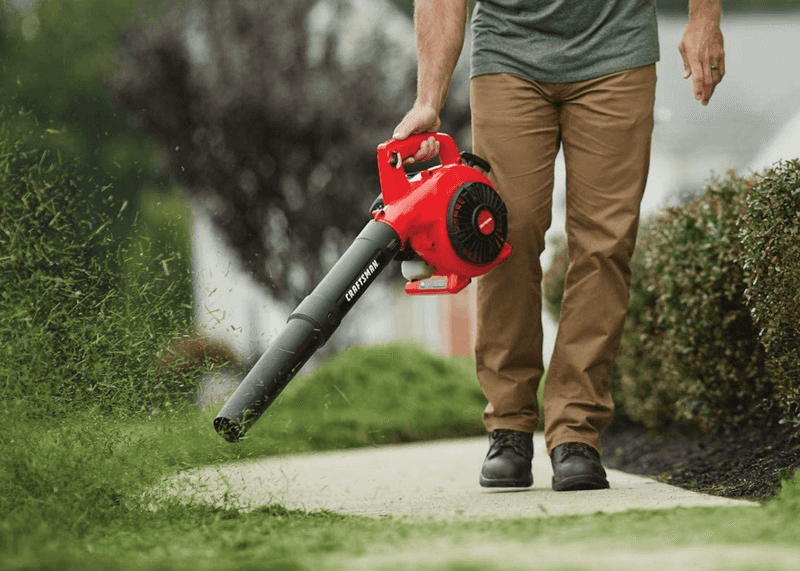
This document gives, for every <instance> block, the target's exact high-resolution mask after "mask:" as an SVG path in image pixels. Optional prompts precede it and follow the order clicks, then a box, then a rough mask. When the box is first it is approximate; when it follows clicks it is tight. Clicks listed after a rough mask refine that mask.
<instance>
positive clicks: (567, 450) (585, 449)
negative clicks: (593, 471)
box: [562, 442, 595, 460]
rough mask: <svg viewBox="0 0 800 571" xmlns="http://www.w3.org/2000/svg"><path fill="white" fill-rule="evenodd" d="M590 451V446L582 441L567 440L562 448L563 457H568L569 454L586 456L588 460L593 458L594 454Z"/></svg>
mask: <svg viewBox="0 0 800 571" xmlns="http://www.w3.org/2000/svg"><path fill="white" fill-rule="evenodd" d="M592 452H593V449H592V447H591V446H589V445H588V444H584V443H583V442H567V443H566V444H564V447H563V448H562V455H563V458H568V457H570V456H582V457H584V458H588V459H589V460H595V456H594V454H592Z"/></svg>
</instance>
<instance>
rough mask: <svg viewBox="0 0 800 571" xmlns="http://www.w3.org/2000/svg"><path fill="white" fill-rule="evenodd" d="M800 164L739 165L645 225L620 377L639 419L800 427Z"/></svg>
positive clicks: (553, 272) (550, 282)
mask: <svg viewBox="0 0 800 571" xmlns="http://www.w3.org/2000/svg"><path fill="white" fill-rule="evenodd" d="M798 173H800V163H799V162H798V161H791V162H788V163H783V164H780V165H778V166H776V167H775V168H774V169H771V170H769V171H767V172H765V173H763V174H761V175H758V176H756V177H753V178H744V177H739V176H736V174H735V173H733V172H731V173H729V175H728V177H727V178H725V179H721V180H716V181H713V182H712V183H711V184H710V185H709V186H708V188H707V189H706V191H705V193H704V194H703V195H702V196H700V197H699V198H697V199H695V200H694V201H692V202H691V203H689V204H687V205H684V206H681V207H676V208H669V209H667V210H665V211H663V212H661V213H659V214H658V215H655V216H653V217H651V218H650V219H648V220H646V221H645V222H644V223H643V224H642V227H641V229H640V232H639V241H638V245H637V249H636V253H635V254H634V257H633V260H632V262H631V265H632V271H633V282H632V286H631V299H630V304H629V312H628V318H627V320H626V323H625V330H624V333H623V338H622V345H621V349H620V355H619V358H618V359H617V368H616V370H615V373H614V376H613V378H612V383H613V385H614V397H615V401H616V402H617V404H618V405H619V406H621V407H622V408H624V409H625V411H626V412H627V414H628V415H630V416H631V417H632V418H634V419H636V420H638V421H641V422H643V423H645V424H647V425H648V426H651V427H655V428H661V427H664V426H666V425H670V424H675V423H687V424H690V425H692V426H695V427H698V428H701V429H704V430H711V429H725V428H726V427H729V426H732V425H741V424H742V423H745V422H750V421H752V422H781V423H787V422H788V423H792V424H794V425H795V426H798V425H800V411H798V404H797V403H798V399H799V398H800V380H799V379H800V332H798V324H799V323H800V298H799V297H798V286H797V284H799V283H800V255H799V254H800V244H798V233H800V230H798V228H799V227H800V226H799V225H798V222H800V215H799V214H798V212H800V181H799V180H798V176H799V174H798ZM560 259H561V256H560V254H559V253H557V254H556V255H555V256H554V260H555V263H554V264H553V267H551V268H550V269H549V271H548V272H547V274H546V276H545V281H544V288H545V298H546V299H552V298H554V297H557V296H559V295H560V292H555V291H548V288H552V287H553V286H554V285H555V286H556V287H558V284H560V283H563V278H561V277H559V274H561V273H564V272H566V264H563V263H559V260H560ZM548 307H551V308H554V307H555V306H554V305H553V304H552V303H551V304H548ZM551 311H552V309H551Z"/></svg>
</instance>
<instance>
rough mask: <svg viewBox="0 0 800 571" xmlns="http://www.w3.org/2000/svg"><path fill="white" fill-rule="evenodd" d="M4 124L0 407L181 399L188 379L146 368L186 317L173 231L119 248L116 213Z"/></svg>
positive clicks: (112, 203) (106, 196) (102, 193)
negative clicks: (160, 373) (12, 403)
mask: <svg viewBox="0 0 800 571" xmlns="http://www.w3.org/2000/svg"><path fill="white" fill-rule="evenodd" d="M7 115H14V114H13V113H12V112H11V111H9V110H7V109H3V110H0V399H3V401H4V402H16V403H20V402H24V403H27V405H28V406H27V407H26V410H27V412H28V413H29V414H30V413H34V414H36V413H41V414H47V415H51V414H56V413H58V412H59V411H64V410H74V409H75V408H88V407H93V406H100V407H104V408H107V409H112V408H113V409H115V410H120V411H121V410H131V411H135V410H143V409H144V410H146V409H149V408H152V407H157V406H163V405H165V404H166V403H168V402H171V401H176V399H177V400H181V401H182V400H185V398H186V396H188V395H190V394H193V393H194V387H193V386H190V384H191V383H192V382H193V381H192V377H191V375H190V374H188V373H187V374H185V375H178V374H168V375H163V374H162V375H159V374H158V372H157V370H156V360H157V357H158V354H159V351H160V350H162V349H163V348H164V347H166V346H167V342H168V341H169V340H170V339H171V338H173V337H175V336H176V335H177V334H178V333H179V332H183V331H187V330H188V329H189V328H190V322H191V316H192V305H191V303H192V302H191V297H190V291H191V290H190V288H189V287H188V284H189V282H190V280H191V275H190V273H189V272H188V271H187V268H188V264H189V260H186V259H185V254H184V253H182V252H181V249H182V247H183V246H181V245H180V244H181V242H180V241H179V240H178V239H177V236H175V235H174V234H175V232H177V229H175V232H173V231H171V230H170V229H169V226H165V227H164V230H163V232H162V235H161V236H160V237H155V238H154V237H152V236H151V235H150V234H139V235H136V234H135V235H133V236H132V237H130V235H129V237H127V238H120V237H119V235H118V233H117V232H116V226H117V225H118V224H119V223H120V221H121V220H124V217H125V216H126V211H127V210H128V203H127V202H126V201H122V202H121V203H120V202H118V201H117V200H116V199H114V197H113V194H112V193H113V187H111V186H103V187H99V186H98V185H97V184H96V183H95V182H93V181H92V180H91V179H89V178H86V177H85V176H84V175H82V174H80V169H79V168H78V166H77V165H76V164H75V163H74V162H73V161H66V160H63V159H62V158H61V157H60V156H59V155H57V154H55V153H53V152H48V151H42V150H40V149H37V148H34V147H33V146H32V145H31V144H30V141H34V140H36V139H37V137H35V136H31V135H30V133H28V134H27V135H26V136H24V137H22V136H20V134H19V133H17V132H16V131H15V130H14V128H12V127H9V125H18V123H15V122H8V123H7V122H6V121H5V120H4V119H5V117H6V116H7ZM29 127H30V126H29ZM30 128H31V129H35V127H30ZM40 132H41V133H42V134H44V133H45V130H44V129H40ZM43 136H44V135H43ZM21 140H24V141H28V142H26V143H23V142H21ZM123 226H125V227H126V228H127V227H128V225H127V224H123ZM170 236H172V239H170Z"/></svg>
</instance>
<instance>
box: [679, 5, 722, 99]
mask: <svg viewBox="0 0 800 571" xmlns="http://www.w3.org/2000/svg"><path fill="white" fill-rule="evenodd" d="M692 4H693V5H696V6H693V7H692V12H691V13H690V16H689V23H688V24H687V26H686V30H685V31H684V33H683V38H682V39H681V43H680V45H679V46H678V49H679V50H680V52H681V56H682V57H683V69H684V73H683V77H684V79H686V78H689V77H691V78H692V88H693V90H694V98H695V99H697V100H698V101H700V102H701V103H702V104H703V105H708V101H709V99H711V95H712V94H713V93H714V88H716V86H717V84H718V83H719V82H720V81H722V78H723V77H724V76H725V51H724V49H723V41H722V30H720V27H719V19H720V11H721V9H719V2H718V1H717V2H715V1H711V2H704V1H702V0H700V1H698V0H695V1H694V2H692Z"/></svg>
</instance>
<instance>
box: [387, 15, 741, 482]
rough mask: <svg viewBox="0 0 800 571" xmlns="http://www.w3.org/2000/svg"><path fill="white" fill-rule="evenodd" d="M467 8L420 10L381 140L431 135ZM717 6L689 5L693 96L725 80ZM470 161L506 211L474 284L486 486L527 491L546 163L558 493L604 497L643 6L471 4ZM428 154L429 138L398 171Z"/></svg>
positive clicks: (550, 413)
mask: <svg viewBox="0 0 800 571" xmlns="http://www.w3.org/2000/svg"><path fill="white" fill-rule="evenodd" d="M467 12H468V6H467V0H417V2H416V5H415V29H416V42H417V54H418V66H419V67H418V83H417V100H416V102H415V104H414V107H413V108H412V109H411V110H410V111H409V113H408V114H407V115H406V116H405V118H404V119H403V120H402V122H401V123H400V124H399V125H398V127H397V129H396V130H395V134H394V138H396V139H404V138H406V137H408V136H409V135H410V134H412V133H424V132H429V131H436V130H438V129H439V127H440V124H441V123H440V120H439V111H440V110H441V108H442V106H443V105H444V102H445V99H446V97H447V91H448V86H449V83H450V79H451V77H452V74H453V70H454V68H455V64H456V61H457V59H458V56H459V54H460V52H461V48H462V44H463V39H464V31H465V30H464V29H465V24H466V19H467ZM720 16H721V5H720V0H690V7H689V21H688V24H687V27H686V30H685V32H684V36H683V39H682V41H681V43H680V46H679V49H680V51H681V54H682V56H683V62H684V68H685V69H684V77H686V78H688V77H692V85H693V91H694V96H695V98H696V99H697V100H698V101H700V102H701V103H702V104H703V105H706V104H708V101H709V99H710V98H711V95H712V94H713V93H714V88H715V87H716V85H717V84H718V83H719V82H720V81H721V80H722V77H723V76H724V74H725V61H724V52H723V42H722V33H721V31H720V26H719V21H720ZM472 35H473V39H472V45H473V49H472V60H471V65H472V72H471V77H472V84H471V94H470V103H471V106H472V131H473V150H474V152H475V153H476V154H477V155H479V156H482V157H483V158H485V159H487V160H488V161H489V163H490V165H491V166H492V172H491V174H490V177H491V178H492V182H493V183H494V184H495V186H496V187H497V189H498V192H499V193H500V195H501V196H502V197H503V199H504V201H505V203H506V205H507V206H508V209H509V215H508V216H509V232H508V240H509V242H510V243H511V244H512V245H513V246H514V252H513V255H512V256H511V258H510V259H509V260H507V261H506V262H504V263H503V264H501V265H500V266H498V267H497V268H495V269H494V270H492V271H491V272H489V273H488V274H486V275H485V276H483V277H481V278H480V279H479V280H478V292H477V295H478V327H477V341H476V348H475V352H476V360H477V374H478V379H479V381H480V384H481V388H482V389H483V391H484V394H485V395H486V397H487V399H488V401H489V402H488V405H487V407H486V410H485V412H484V415H483V418H484V423H485V425H486V428H487V430H488V431H490V436H489V442H490V448H489V452H488V454H487V456H486V459H485V460H484V464H483V468H482V470H481V474H480V479H479V481H480V484H481V485H482V486H487V487H527V486H530V485H532V483H533V478H532V474H531V460H532V458H533V444H532V433H533V432H534V430H535V429H536V427H537V424H538V422H539V418H538V410H539V409H538V403H537V397H536V393H537V387H538V383H539V379H540V377H541V376H542V373H543V368H544V367H543V361H542V325H541V279H542V270H541V267H540V263H539V256H540V255H541V253H542V251H543V249H544V235H545V232H546V230H547V229H548V227H549V225H550V218H551V204H552V190H553V163H554V160H555V157H556V154H557V152H558V150H559V148H560V147H562V146H563V150H564V158H565V163H566V170H567V236H568V245H569V257H570V266H569V270H568V272H567V278H566V285H565V291H564V300H563V305H562V311H561V319H560V323H559V331H558V336H557V338H556V344H555V349H554V351H553V355H552V358H551V362H550V368H549V371H548V375H547V380H546V384H545V390H544V402H543V408H544V420H545V439H546V441H547V449H548V453H549V454H550V456H551V461H552V464H553V474H554V475H553V482H552V485H553V489H554V490H557V491H565V490H578V489H598V488H607V487H608V481H607V479H606V473H605V470H604V469H603V467H602V464H601V462H600V454H599V450H600V437H599V435H600V431H601V430H602V429H603V427H605V426H606V425H607V424H608V423H609V421H610V420H611V417H612V414H613V403H612V400H611V396H610V392H609V386H608V375H609V371H610V369H611V366H612V364H613V361H614V358H615V357H616V353H617V350H618V347H619V341H620V334H621V331H622V327H623V323H624V319H625V314H626V312H627V304H628V294H629V287H630V269H629V261H630V257H631V255H632V253H633V249H634V244H635V240H636V232H637V228H638V222H639V205H640V202H641V198H642V193H643V191H644V188H645V183H646V180H647V172H648V167H649V157H650V139H651V134H652V129H653V105H654V98H655V81H656V74H655V62H656V61H657V60H658V56H659V52H658V49H659V48H658V37H657V29H656V14H655V0H584V1H582V2H570V1H568V0H478V2H477V4H476V7H475V10H474V14H473V18H472ZM436 154H438V143H437V142H436V141H435V139H433V138H430V139H428V140H426V141H425V142H424V143H423V144H422V146H421V147H420V149H419V152H417V153H416V155H415V156H414V157H411V158H409V161H414V160H427V159H429V158H432V157H433V156H435V155H436Z"/></svg>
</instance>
